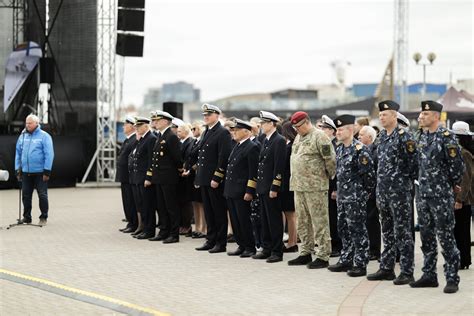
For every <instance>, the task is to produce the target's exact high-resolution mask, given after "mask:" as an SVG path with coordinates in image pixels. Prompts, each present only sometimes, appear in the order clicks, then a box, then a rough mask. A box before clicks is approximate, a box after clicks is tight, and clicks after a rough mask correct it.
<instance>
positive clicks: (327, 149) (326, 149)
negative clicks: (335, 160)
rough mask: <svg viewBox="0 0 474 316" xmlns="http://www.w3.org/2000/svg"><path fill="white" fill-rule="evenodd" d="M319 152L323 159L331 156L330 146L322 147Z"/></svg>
mask: <svg viewBox="0 0 474 316" xmlns="http://www.w3.org/2000/svg"><path fill="white" fill-rule="evenodd" d="M321 151H322V153H323V156H324V157H327V156H331V145H322V146H321Z"/></svg>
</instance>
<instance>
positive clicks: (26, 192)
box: [21, 173, 49, 219]
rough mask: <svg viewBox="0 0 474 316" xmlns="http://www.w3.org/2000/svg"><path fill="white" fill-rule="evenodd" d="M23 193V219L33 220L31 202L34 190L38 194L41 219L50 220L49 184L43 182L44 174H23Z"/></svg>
mask: <svg viewBox="0 0 474 316" xmlns="http://www.w3.org/2000/svg"><path fill="white" fill-rule="evenodd" d="M21 188H22V191H23V192H22V193H23V218H25V219H31V200H32V198H33V190H34V189H35V188H36V191H37V192H38V199H39V207H40V210H41V216H40V218H43V219H47V218H48V209H49V205H48V182H45V181H43V175H42V174H31V173H30V174H23V175H22V187H21Z"/></svg>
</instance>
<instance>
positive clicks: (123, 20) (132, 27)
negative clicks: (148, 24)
mask: <svg viewBox="0 0 474 316" xmlns="http://www.w3.org/2000/svg"><path fill="white" fill-rule="evenodd" d="M144 29H145V11H142V10H127V9H119V10H118V16H117V30H120V31H133V32H143V31H144Z"/></svg>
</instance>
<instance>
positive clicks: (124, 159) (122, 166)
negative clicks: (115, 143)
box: [115, 116, 138, 233]
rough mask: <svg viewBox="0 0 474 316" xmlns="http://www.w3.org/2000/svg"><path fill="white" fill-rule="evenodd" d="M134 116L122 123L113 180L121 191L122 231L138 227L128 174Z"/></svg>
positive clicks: (133, 140)
mask: <svg viewBox="0 0 474 316" xmlns="http://www.w3.org/2000/svg"><path fill="white" fill-rule="evenodd" d="M134 124H135V118H134V117H131V116H127V117H126V118H125V122H124V123H123V131H124V133H125V137H126V138H125V140H124V141H123V143H122V147H120V151H119V154H118V157H117V174H116V175H115V181H117V182H120V189H121V191H122V205H123V211H124V213H125V218H126V220H127V226H126V227H125V228H123V229H120V231H121V232H124V233H133V232H134V231H135V230H136V229H137V227H138V220H137V209H136V207H135V202H134V201H133V193H132V185H131V184H130V177H129V174H128V156H129V155H130V153H131V152H132V150H133V149H134V148H135V146H136V143H137V138H136V136H135V126H134Z"/></svg>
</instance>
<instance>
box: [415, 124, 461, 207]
mask: <svg viewBox="0 0 474 316" xmlns="http://www.w3.org/2000/svg"><path fill="white" fill-rule="evenodd" d="M418 150H419V152H420V153H419V177H418V182H419V183H420V190H419V192H420V196H421V197H422V198H426V197H440V196H452V195H453V194H454V193H453V187H454V186H455V185H459V184H460V183H461V181H462V176H463V173H464V162H463V160H462V156H461V148H460V147H459V145H458V142H457V140H456V137H455V135H454V134H452V133H451V132H450V131H448V130H447V129H446V128H444V127H441V126H439V127H438V129H437V130H436V132H434V133H427V132H424V133H422V134H421V136H420V140H419V142H418Z"/></svg>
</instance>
